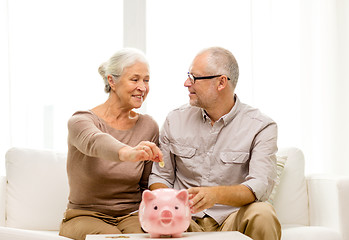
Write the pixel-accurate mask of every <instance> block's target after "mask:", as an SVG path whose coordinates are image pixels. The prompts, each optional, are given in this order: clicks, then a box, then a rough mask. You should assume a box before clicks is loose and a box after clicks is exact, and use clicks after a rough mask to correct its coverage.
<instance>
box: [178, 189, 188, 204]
mask: <svg viewBox="0 0 349 240" xmlns="http://www.w3.org/2000/svg"><path fill="white" fill-rule="evenodd" d="M176 197H177V198H178V199H179V200H180V201H182V202H183V203H184V204H186V203H187V202H188V198H189V193H188V191H187V190H180V191H179V192H178V193H177V195H176Z"/></svg>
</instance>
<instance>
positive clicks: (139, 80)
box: [115, 62, 149, 108]
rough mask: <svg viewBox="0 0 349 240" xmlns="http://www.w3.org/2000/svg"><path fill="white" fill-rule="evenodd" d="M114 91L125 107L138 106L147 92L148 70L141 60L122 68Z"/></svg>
mask: <svg viewBox="0 0 349 240" xmlns="http://www.w3.org/2000/svg"><path fill="white" fill-rule="evenodd" d="M115 87H116V88H115V93H116V95H117V97H118V98H119V100H120V101H121V103H122V104H123V105H125V107H130V108H140V107H141V106H142V103H143V101H144V100H145V98H146V97H147V95H148V92H149V70H148V66H147V64H145V63H142V62H136V63H135V64H133V65H131V66H128V67H126V68H124V71H123V73H122V75H121V76H120V78H119V81H117V82H116V84H115Z"/></svg>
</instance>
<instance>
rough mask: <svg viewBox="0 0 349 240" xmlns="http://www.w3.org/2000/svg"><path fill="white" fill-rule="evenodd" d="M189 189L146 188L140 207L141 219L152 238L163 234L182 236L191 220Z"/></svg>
mask: <svg viewBox="0 0 349 240" xmlns="http://www.w3.org/2000/svg"><path fill="white" fill-rule="evenodd" d="M188 198H189V194H188V191H187V190H180V191H178V190H175V189H170V188H161V189H157V190H154V191H149V190H145V191H144V192H143V195H142V202H141V205H140V207H139V220H140V223H141V225H142V228H143V230H144V231H146V232H148V233H149V234H150V237H151V238H157V237H160V236H162V235H170V236H172V237H181V236H182V233H183V232H184V231H185V230H187V228H188V227H189V224H190V220H191V213H190V208H189V202H188Z"/></svg>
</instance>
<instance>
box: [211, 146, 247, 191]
mask: <svg viewBox="0 0 349 240" xmlns="http://www.w3.org/2000/svg"><path fill="white" fill-rule="evenodd" d="M218 158H219V160H218V161H219V166H220V168H219V171H220V177H219V182H220V185H234V184H240V183H242V182H244V181H245V178H246V176H247V175H248V169H249V158H250V154H249V153H247V152H221V153H220V154H219V157H218Z"/></svg>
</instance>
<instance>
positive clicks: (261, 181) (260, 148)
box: [242, 122, 277, 201]
mask: <svg viewBox="0 0 349 240" xmlns="http://www.w3.org/2000/svg"><path fill="white" fill-rule="evenodd" d="M276 152H277V125H276V123H274V122H273V123H271V124H268V125H267V126H266V127H265V128H264V129H262V130H261V131H260V132H259V133H258V134H257V135H256V137H255V140H254V142H253V145H252V150H251V159H250V165H249V173H248V175H247V177H246V181H245V182H243V183H242V184H243V185H245V186H247V187H248V188H249V189H251V191H252V192H253V193H254V194H255V196H256V198H257V200H258V201H266V200H267V199H268V198H269V195H270V193H271V191H272V190H273V187H274V184H275V179H276V155H275V154H276Z"/></svg>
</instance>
